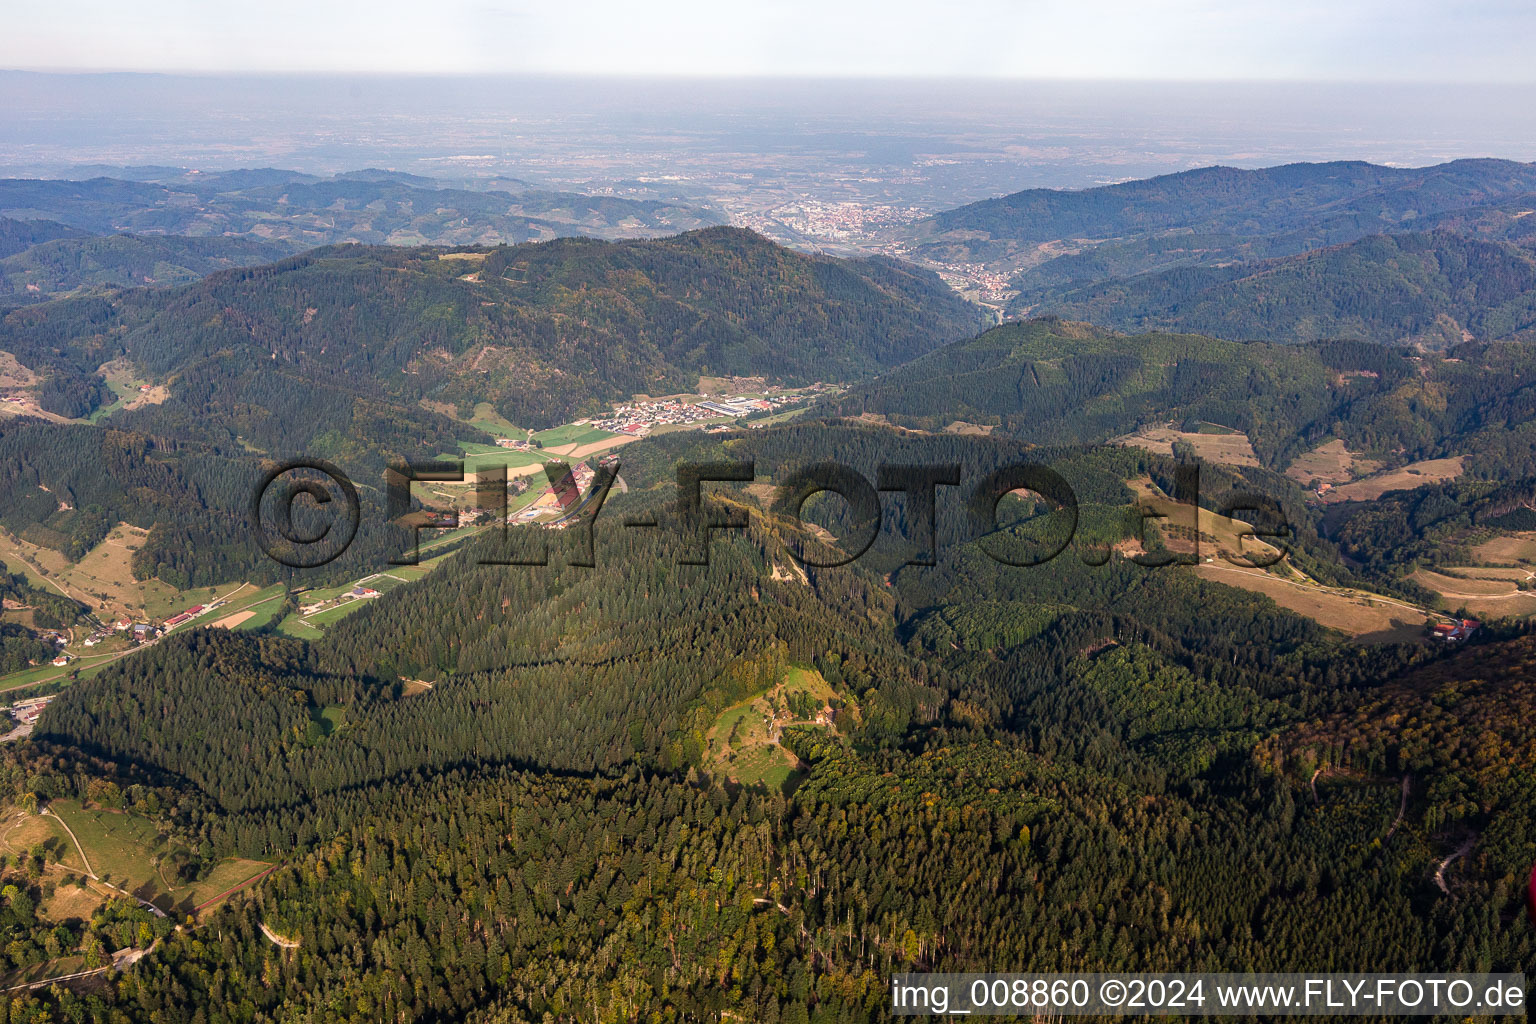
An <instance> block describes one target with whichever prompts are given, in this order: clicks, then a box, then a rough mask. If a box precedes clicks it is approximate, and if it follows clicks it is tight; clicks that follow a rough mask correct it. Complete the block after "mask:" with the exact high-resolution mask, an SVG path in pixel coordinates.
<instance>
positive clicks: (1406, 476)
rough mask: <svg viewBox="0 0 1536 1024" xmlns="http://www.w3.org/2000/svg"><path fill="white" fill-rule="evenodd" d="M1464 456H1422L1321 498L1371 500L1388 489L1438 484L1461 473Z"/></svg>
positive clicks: (1403, 489)
mask: <svg viewBox="0 0 1536 1024" xmlns="http://www.w3.org/2000/svg"><path fill="white" fill-rule="evenodd" d="M1463 460H1464V456H1461V455H1457V456H1455V457H1453V458H1449V459H1425V460H1424V461H1423V462H1410V463H1409V464H1408V465H1406V466H1403V467H1401V468H1399V469H1389V470H1387V471H1386V472H1385V473H1377V474H1375V475H1374V476H1368V477H1364V478H1363V479H1360V480H1356V481H1355V482H1353V483H1348V484H1344V485H1342V486H1340V487H1335V488H1334V489H1333V490H1331V491H1329V492H1328V493H1327V494H1325V495H1324V496H1323V500H1324V501H1329V502H1334V501H1374V500H1376V499H1377V498H1379V497H1381V496H1382V495H1383V494H1386V493H1387V492H1388V491H1406V490H1412V489H1413V488H1415V487H1423V486H1424V485H1425V484H1439V483H1444V482H1445V481H1447V480H1454V479H1456V478H1457V477H1458V476H1461V469H1462V462H1463Z"/></svg>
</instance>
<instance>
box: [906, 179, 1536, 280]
mask: <svg viewBox="0 0 1536 1024" xmlns="http://www.w3.org/2000/svg"><path fill="white" fill-rule="evenodd" d="M1533 192H1536V165H1533V164H1522V163H1515V162H1512V161H1506V160H1457V161H1454V162H1452V163H1447V164H1441V165H1438V166H1434V167H1424V168H1393V167H1381V166H1377V165H1374V164H1368V163H1358V162H1353V163H1351V162H1341V163H1323V164H1288V165H1285V166H1282V167H1270V168H1264V169H1259V170H1239V169H1237V168H1231V167H1207V168H1201V169H1199V170H1193V171H1184V172H1181V173H1178V174H1169V175H1163V176H1161V177H1156V178H1149V179H1146V180H1142V181H1131V182H1126V183H1124V184H1118V185H1107V186H1104V187H1101V188H1093V189H1084V190H1082V191H1060V190H1053V189H1031V190H1028V191H1024V192H1017V193H1014V194H1013V195H1008V196H1003V197H1001V198H998V199H988V200H984V201H982V202H979V203H972V204H970V205H968V206H962V207H960V208H959V209H956V210H950V211H948V212H945V213H941V214H937V215H935V216H933V217H930V218H927V219H925V220H922V221H918V222H917V223H916V224H914V225H912V227H911V228H910V229H908V231H907V232H906V234H905V239H906V241H907V242H908V244H909V245H911V247H912V248H913V251H914V252H915V253H916V254H917V255H919V256H922V257H924V258H929V259H934V260H944V261H962V262H963V261H978V262H988V263H993V262H1002V263H1007V262H1009V261H1013V262H1014V263H1015V264H1016V265H1019V266H1026V265H1032V264H1036V263H1040V262H1041V260H1040V253H1039V252H1037V248H1038V247H1040V246H1042V245H1047V246H1049V250H1048V252H1047V253H1046V254H1047V255H1056V256H1059V258H1061V259H1063V260H1065V261H1069V262H1067V263H1066V264H1064V267H1066V268H1071V269H1064V270H1062V271H1061V273H1064V274H1070V275H1071V276H1072V277H1075V278H1077V279H1080V280H1086V279H1092V278H1101V277H1106V276H1119V275H1122V274H1125V273H1128V272H1137V271H1142V270H1149V269H1153V268H1155V267H1158V266H1165V265H1169V264H1175V263H1187V262H1191V261H1193V260H1197V259H1209V258H1223V257H1225V258H1230V257H1232V256H1240V257H1245V258H1252V257H1268V256H1276V255H1287V254H1290V253H1296V252H1303V251H1306V250H1308V249H1314V248H1318V247H1320V246H1324V245H1332V244H1338V243H1342V242H1347V241H1352V240H1354V239H1356V238H1360V237H1363V236H1365V235H1368V234H1375V233H1379V232H1383V231H1396V230H1407V229H1411V228H1412V227H1414V226H1416V224H1417V222H1419V221H1420V220H1421V219H1423V218H1426V217H1433V216H1445V215H1450V214H1453V213H1457V212H1460V213H1462V214H1463V215H1464V216H1470V214H1468V213H1467V211H1471V210H1475V209H1476V208H1478V207H1480V206H1482V205H1483V204H1489V203H1496V202H1498V201H1501V200H1506V199H1509V198H1510V197H1513V196H1518V195H1522V194H1528V193H1533ZM1105 242H1108V243H1111V244H1109V245H1107V246H1104V247H1103V248H1104V250H1105V251H1104V252H1094V251H1093V249H1092V248H1091V247H1092V246H1093V245H1094V243H1105ZM1084 247H1089V252H1088V254H1086V255H1082V256H1072V255H1060V254H1062V253H1071V252H1072V251H1073V250H1077V249H1082V248H1084ZM1095 258H1096V259H1098V260H1102V261H1108V262H1107V265H1106V266H1101V267H1098V268H1094V267H1092V266H1089V265H1085V264H1088V263H1090V262H1091V261H1092V260H1093V259H1095ZM1048 268H1051V263H1050V262H1047V263H1045V264H1044V267H1043V268H1042V269H1046V270H1048V272H1054V271H1050V270H1049V269H1048ZM1106 270H1107V271H1109V272H1105V271H1106ZM1057 283H1059V282H1057Z"/></svg>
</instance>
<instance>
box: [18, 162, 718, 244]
mask: <svg viewBox="0 0 1536 1024" xmlns="http://www.w3.org/2000/svg"><path fill="white" fill-rule="evenodd" d="M167 172H168V173H167V174H166V175H164V176H162V177H160V178H159V179H158V180H150V181H144V180H133V181H129V180H122V179H119V178H112V177H100V178H91V179H89V180H86V181H67V180H36V179H26V178H6V179H0V215H5V216H10V217H13V218H18V219H22V220H43V219H46V220H54V221H59V222H61V223H64V224H67V225H69V226H71V227H74V228H78V229H80V230H83V231H86V232H89V233H91V234H112V233H115V232H131V233H135V234H180V235H246V236H249V237H252V238H262V239H266V240H269V241H282V242H285V243H287V244H288V245H289V247H290V248H291V249H306V248H311V247H314V246H317V245H327V244H332V243H337V242H365V243H370V244H390V245H426V244H435V245H495V244H497V243H503V242H524V241H530V240H534V239H547V238H554V237H557V236H560V235H596V236H599V237H613V238H632V237H640V236H650V235H665V234H672V233H675V232H678V231H686V230H689V229H692V228H700V227H705V226H707V225H711V224H719V223H721V221H722V219H723V218H721V217H720V216H719V215H718V214H716V213H714V212H712V211H708V210H702V209H697V208H693V207H689V206H682V205H678V204H673V203H663V202H656V201H652V200H639V199H626V198H622V197H618V196H584V195H579V194H576V193H570V192H546V191H539V190H534V189H527V188H522V187H518V186H517V184H516V183H512V182H501V183H500V184H504V185H507V186H508V187H510V188H512V189H513V191H507V190H503V189H492V190H487V191H471V190H469V189H465V188H453V187H446V185H445V183H443V182H439V181H435V180H433V179H430V178H422V177H419V176H416V175H400V174H393V173H390V172H383V171H377V172H367V171H361V172H354V173H348V174H341V175H337V176H336V177H334V178H317V177H315V176H313V175H308V174H300V173H298V172H296V171H285V170H279V169H273V168H260V169H252V170H237V171H227V172H223V173H217V174H196V173H184V172H176V171H174V170H172V169H167Z"/></svg>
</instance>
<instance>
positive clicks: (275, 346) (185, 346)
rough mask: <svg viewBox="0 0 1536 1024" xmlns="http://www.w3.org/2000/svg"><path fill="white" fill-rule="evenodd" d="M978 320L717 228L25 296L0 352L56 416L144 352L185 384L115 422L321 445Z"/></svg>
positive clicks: (821, 370)
mask: <svg viewBox="0 0 1536 1024" xmlns="http://www.w3.org/2000/svg"><path fill="white" fill-rule="evenodd" d="M978 325H979V314H978V312H977V310H976V309H975V308H974V307H972V306H970V305H968V304H966V303H965V302H963V301H962V300H960V299H959V298H958V297H956V296H955V295H954V294H953V293H951V292H950V291H949V290H948V289H947V288H945V287H944V286H943V284H942V283H941V282H940V281H939V280H938V278H937V277H935V276H934V275H932V274H930V273H927V272H926V271H919V270H916V269H914V268H911V267H908V266H905V265H901V264H896V263H891V262H886V261H843V260H835V259H830V258H825V257H818V256H808V255H803V254H800V253H795V252H791V251H789V250H787V249H783V248H780V247H778V246H776V245H773V244H772V243H770V242H768V241H767V240H765V239H763V238H761V237H760V236H757V235H754V234H751V233H749V232H746V231H741V230H736V229H729V228H714V229H708V230H704V231H700V232H693V233H688V234H684V235H680V236H677V237H675V238H669V239H660V240H646V241H628V242H600V241H596V240H587V239H561V240H557V241H554V242H550V243H543V244H536V245H526V246H517V247H505V248H500V249H493V250H481V251H476V252H457V253H446V252H444V251H442V250H436V249H396V248H371V247H361V246H351V247H339V248H334V249H324V250H319V251H316V252H313V253H309V254H307V255H304V256H300V257H295V258H293V259H290V260H285V261H283V262H280V263H277V264H273V265H271V266H266V267H260V268H252V269H248V270H237V271H229V272H224V273H219V274H215V275H214V276H212V277H209V278H206V279H204V280H202V281H200V282H197V283H195V284H192V285H189V286H187V287H184V288H180V289H173V290H158V291H151V290H137V291H131V292H124V293H120V294H117V295H114V296H111V297H110V298H106V299H91V300H83V299H82V300H69V301H66V302H56V303H50V304H46V305H41V306H36V307H32V308H29V309H23V310H18V311H15V312H13V313H11V314H9V315H8V316H6V317H5V318H4V319H3V320H0V350H5V351H10V352H11V353H13V354H14V355H15V356H16V357H17V359H18V360H19V361H20V362H21V363H22V364H23V365H24V366H27V367H28V368H30V369H32V370H33V371H35V372H36V373H38V374H40V375H42V376H43V377H44V382H43V384H42V385H40V386H41V387H43V388H45V389H46V388H51V389H52V390H51V392H48V393H52V394H56V395H58V396H60V397H59V399H58V401H59V402H60V404H59V405H57V406H55V407H53V408H51V409H50V411H55V412H61V413H64V414H66V415H75V416H78V415H83V414H84V413H85V412H88V411H89V410H90V409H91V408H92V407H93V405H94V404H95V402H97V401H100V400H101V397H102V395H103V392H104V389H102V388H101V387H100V386H99V382H97V378H96V376H95V370H96V368H97V367H99V366H100V365H101V364H103V363H105V362H107V361H109V360H111V359H113V358H116V357H118V356H126V357H127V358H128V359H129V360H131V362H132V363H133V365H134V366H135V367H136V368H137V369H138V370H139V372H141V373H142V374H144V375H145V376H146V377H148V378H149V379H151V380H153V381H155V382H163V383H165V384H166V385H167V386H168V388H169V392H170V398H169V400H168V401H167V402H165V403H164V404H162V405H150V406H145V407H143V408H140V409H138V410H136V411H134V412H127V413H120V414H118V416H119V417H120V419H119V420H118V422H122V423H124V424H126V425H129V426H133V427H136V428H140V429H143V430H145V431H148V432H151V433H168V434H171V435H173V436H214V435H216V436H218V437H221V438H233V437H234V436H236V435H238V436H240V437H242V438H244V439H245V440H246V442H248V443H249V444H251V445H254V446H256V447H258V448H261V449H263V450H266V451H274V450H280V449H281V450H290V451H291V450H295V449H297V450H306V451H310V452H311V453H312V454H322V455H323V454H325V452H323V451H315V450H314V449H313V443H314V442H315V441H316V437H317V435H318V434H320V433H323V432H324V433H326V436H327V437H331V438H332V439H335V440H337V441H338V442H339V441H341V440H343V439H345V440H346V441H347V442H348V443H350V444H367V443H369V442H370V441H371V440H373V436H372V434H371V433H370V432H368V431H362V432H360V431H359V430H358V429H356V428H352V427H347V426H343V425H342V424H346V423H348V422H350V421H351V420H352V419H353V418H355V417H356V416H362V417H363V419H364V420H369V419H372V420H379V419H400V418H402V417H407V418H408V417H411V416H416V415H417V414H418V413H420V412H421V411H422V410H421V408H420V403H421V402H422V401H423V400H427V401H431V402H434V403H449V404H451V405H453V404H456V405H457V406H458V407H459V408H460V409H461V411H463V412H465V413H469V412H471V411H472V410H473V409H474V407H475V405H476V404H477V403H478V402H491V403H493V404H494V405H495V406H496V408H497V410H498V411H499V412H500V413H501V414H502V415H504V416H506V417H507V418H508V419H510V420H512V421H513V422H515V423H519V424H525V425H530V426H543V425H547V424H551V423H558V422H564V421H566V420H568V419H570V418H572V417H573V416H575V415H579V414H582V413H590V412H594V411H599V410H603V409H606V408H607V407H608V404H609V403H610V402H612V401H614V400H616V399H621V398H627V397H629V396H630V395H633V394H636V393H641V392H644V393H650V394H670V393H675V392H678V391H684V390H691V389H693V388H694V387H696V386H697V382H698V378H699V375H700V374H740V375H765V376H768V377H771V378H773V379H776V380H782V381H788V382H804V383H809V382H812V381H815V380H848V379H855V378H859V377H862V376H867V375H869V374H871V373H874V372H876V371H879V370H881V369H883V368H888V367H891V366H895V365H897V364H899V363H901V362H904V361H906V360H908V359H911V358H913V357H914V356H917V355H920V354H922V353H924V352H927V351H930V350H932V349H934V348H936V347H938V346H940V345H942V344H945V343H947V342H950V341H953V340H955V339H958V338H962V337H967V336H969V335H971V334H972V333H974V331H975V330H976V329H977V327H978ZM66 385H73V389H72V390H71V389H70V388H69V387H67V386H66ZM93 389H94V390H93ZM358 402H363V403H365V405H366V406H367V408H366V409H361V407H357V408H358V409H360V410H361V411H354V407H355V404H356V403H358ZM45 408H49V407H48V406H46V405H45ZM338 416H339V417H340V418H341V419H340V422H338V423H331V424H323V421H327V420H330V419H335V418H336V417H338ZM413 429H414V428H413ZM322 440H323V439H322ZM443 440H447V438H446V437H445V438H443Z"/></svg>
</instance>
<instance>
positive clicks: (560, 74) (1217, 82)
mask: <svg viewBox="0 0 1536 1024" xmlns="http://www.w3.org/2000/svg"><path fill="white" fill-rule="evenodd" d="M0 75H38V76H56V77H70V78H95V77H103V78H104V77H114V76H131V77H141V78H223V79H239V78H251V79H304V78H362V79H370V78H371V79H380V80H389V79H394V80H413V79H444V80H463V79H477V78H479V79H546V80H572V81H605V80H621V81H622V80H631V81H632V80H643V81H654V82H692V81H729V82H829V81H830V82H850V83H856V82H868V83H879V82H922V83H934V82H954V83H967V82H977V83H989V84H997V83H1017V84H1020V85H1025V84H1041V85H1049V84H1056V85H1185V86H1229V85H1257V86H1275V85H1281V86H1283V85H1291V86H1397V87H1421V88H1445V87H1447V86H1451V87H1506V88H1522V87H1524V88H1532V89H1536V77H1532V78H1349V77H1328V76H1318V77H1309V78H1295V77H1278V76H1274V77H1254V78H1238V77H1211V78H1200V77H1194V78H1178V77H1167V78H1164V77H1155V78H1154V77H1146V76H1110V77H1105V76H1098V77H1087V76H1083V77H1078V76H1060V75H952V74H905V75H870V74H838V73H836V72H830V71H829V72H814V73H796V72H752V73H745V74H728V73H720V72H704V71H701V72H687V71H674V72H659V71H550V70H532V71H445V70H434V71H400V70H372V69H258V68H245V69H233V70H231V69H214V68H206V69H198V68H153V69H150V68H99V67H98V68H91V67H82V68H55V67H0Z"/></svg>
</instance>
